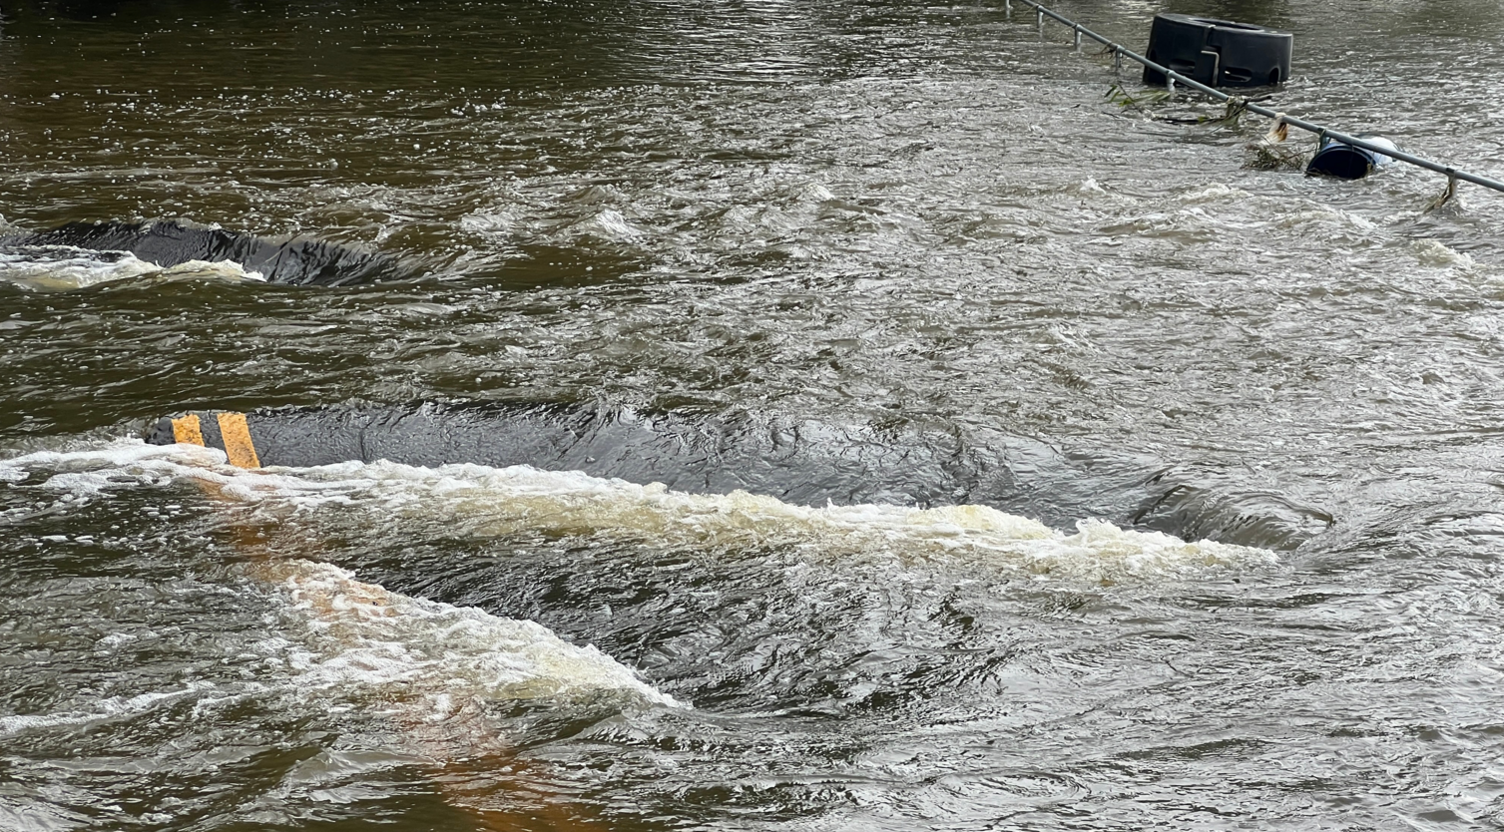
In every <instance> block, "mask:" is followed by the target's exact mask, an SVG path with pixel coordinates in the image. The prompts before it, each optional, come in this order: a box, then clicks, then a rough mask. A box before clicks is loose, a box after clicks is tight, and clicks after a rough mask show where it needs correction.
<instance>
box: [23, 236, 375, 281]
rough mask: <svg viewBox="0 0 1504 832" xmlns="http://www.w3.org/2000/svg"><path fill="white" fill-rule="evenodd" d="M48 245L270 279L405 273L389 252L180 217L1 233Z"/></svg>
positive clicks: (31, 244) (356, 277) (26, 242)
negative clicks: (195, 263)
mask: <svg viewBox="0 0 1504 832" xmlns="http://www.w3.org/2000/svg"><path fill="white" fill-rule="evenodd" d="M46 246H65V247H72V248H79V249H89V250H93V251H126V252H130V253H131V254H132V255H134V256H135V257H136V258H138V259H140V260H144V261H146V262H148V263H154V264H156V265H158V266H161V267H162V268H164V269H165V268H171V267H173V266H178V265H182V264H183V263H186V262H188V261H190V260H204V261H208V262H211V263H213V262H218V261H221V260H230V261H232V262H235V263H238V264H240V266H241V267H242V268H243V269H245V270H246V271H248V272H260V273H261V275H262V276H263V277H265V278H266V280H267V282H269V283H284V284H289V285H315V286H347V285H351V284H360V283H372V282H375V281H379V280H392V279H397V278H401V277H403V276H404V274H403V273H402V269H401V268H400V267H399V266H398V264H397V262H396V261H395V260H394V259H392V258H391V257H388V256H386V255H384V254H378V253H374V252H365V251H357V250H355V249H352V248H347V247H345V246H341V245H336V244H334V243H326V242H322V241H319V240H308V239H298V238H293V239H291V240H287V241H284V242H276V241H273V240H267V239H264V238H261V237H257V236H254V235H251V234H240V233H236V232H234V231H226V230H224V229H222V228H204V227H199V226H195V225H188V224H184V223H180V222H177V221H175V220H158V221H156V222H148V223H125V222H116V221H108V222H97V223H93V222H71V223H68V224H67V225H63V226H60V227H58V228H54V229H52V230H51V231H40V232H36V233H31V234H16V235H10V236H3V237H0V249H7V248H9V249H24V248H40V247H46Z"/></svg>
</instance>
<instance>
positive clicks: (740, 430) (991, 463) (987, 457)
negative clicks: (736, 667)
mask: <svg viewBox="0 0 1504 832" xmlns="http://www.w3.org/2000/svg"><path fill="white" fill-rule="evenodd" d="M146 438H147V441H148V442H151V443H152V444H156V445H170V444H173V443H178V442H184V443H189V444H194V445H203V446H206V447H210V448H216V449H218V450H220V451H223V452H224V453H225V456H226V458H227V460H228V461H229V462H230V464H232V465H237V466H240V467H243V468H257V467H263V466H265V467H271V466H285V467H290V468H302V467H313V466H319V465H331V464H337V463H343V462H352V461H353V462H365V463H372V462H377V461H380V460H387V461H390V462H393V463H398V464H403V465H412V466H416V467H428V468H433V467H438V466H442V465H453V464H465V463H470V464H475V465H484V466H490V467H494V468H507V467H510V466H514V465H528V466H531V467H533V468H537V469H540V470H544V471H579V472H582V473H584V474H588V475H590V476H594V477H600V478H616V479H622V480H625V481H627V482H632V483H636V484H639V485H649V484H652V483H661V484H663V485H664V486H666V487H668V488H670V489H673V490H675V491H680V492H686V493H694V494H728V493H730V492H732V491H737V490H740V491H746V492H749V493H752V494H759V495H763V496H768V497H776V498H777V499H779V500H782V501H783V502H786V503H793V504H797V505H808V506H824V505H827V504H832V505H859V504H886V505H906V506H916V507H919V508H931V507H936V506H948V505H983V506H990V507H992V508H996V509H999V510H1002V511H1005V512H1009V513H1012V514H1020V515H1023V516H1026V517H1032V518H1034V519H1036V520H1038V521H1040V522H1042V523H1044V524H1046V525H1049V526H1053V527H1055V528H1060V529H1068V528H1071V527H1073V526H1074V525H1075V524H1076V523H1077V522H1078V521H1079V520H1080V519H1082V518H1084V517H1100V518H1103V519H1106V520H1109V521H1111V522H1114V523H1117V524H1118V525H1123V526H1134V527H1138V528H1147V529H1153V530H1155V531H1163V532H1167V533H1169V534H1173V535H1176V536H1177V537H1180V538H1182V539H1188V540H1195V539H1202V538H1211V539H1214V540H1221V541H1223V542H1228V543H1242V544H1244V545H1250V546H1264V547H1267V548H1274V549H1290V548H1293V547H1295V546H1298V545H1299V544H1300V542H1301V541H1303V540H1305V539H1307V538H1309V537H1311V536H1312V535H1314V534H1318V533H1320V532H1321V531H1323V530H1324V529H1326V528H1327V527H1328V526H1330V525H1331V522H1332V518H1331V516H1330V515H1328V514H1326V513H1324V512H1322V511H1321V510H1319V509H1318V508H1313V507H1310V506H1304V505H1301V504H1297V503H1293V502H1290V501H1288V500H1286V499H1284V498H1283V497H1281V496H1279V495H1276V494H1264V493H1263V492H1243V491H1238V490H1232V491H1228V492H1226V493H1223V492H1221V491H1219V490H1216V489H1213V488H1211V487H1209V486H1208V485H1207V484H1206V483H1205V482H1204V481H1203V480H1202V479H1200V478H1198V477H1197V476H1196V475H1195V474H1194V472H1181V471H1178V470H1177V469H1176V468H1174V467H1173V466H1171V467H1166V466H1164V465H1163V464H1162V463H1159V462H1157V461H1156V460H1154V459H1152V458H1147V457H1143V456H1140V455H1134V454H1117V453H1112V454H1083V453H1079V452H1077V453H1069V454H1068V453H1064V452H1062V451H1060V450H1058V449H1056V448H1054V447H1052V446H1051V445H1049V444H1048V443H1045V442H1041V441H1039V440H1037V439H1031V438H1029V437H1024V436H1019V435H1016V434H1010V433H1007V432H1005V431H1001V430H996V429H989V428H986V427H983V426H979V425H970V426H966V427H964V429H963V428H962V427H959V426H955V425H950V426H942V425H924V424H912V423H905V422H898V421H895V422H894V423H891V424H889V423H866V424H854V425H852V424H847V425H837V424H830V423H825V422H819V421H816V420H813V419H792V418H787V417H766V416H762V415H757V414H751V413H747V412H744V411H730V412H702V411H657V412H654V411H640V410H634V409H632V408H628V407H622V406H617V405H608V404H589V403H537V402H504V401H485V402H458V403H443V402H422V403H414V404H406V405H370V406H359V405H341V406H331V407H284V408H273V409H266V410H255V411H251V412H249V413H239V412H233V411H197V412H192V413H186V414H183V415H180V416H175V417H166V418H162V419H160V420H157V421H156V422H154V423H152V424H151V425H150V426H148V428H147V436H146Z"/></svg>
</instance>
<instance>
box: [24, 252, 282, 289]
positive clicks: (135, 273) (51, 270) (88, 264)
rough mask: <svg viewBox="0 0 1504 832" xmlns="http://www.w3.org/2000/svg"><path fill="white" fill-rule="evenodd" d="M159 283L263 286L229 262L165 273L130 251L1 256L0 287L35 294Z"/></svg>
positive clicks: (252, 274)
mask: <svg viewBox="0 0 1504 832" xmlns="http://www.w3.org/2000/svg"><path fill="white" fill-rule="evenodd" d="M143 277H152V278H158V279H162V280H195V279H196V280H224V281H231V282H236V281H246V280H250V281H264V280H265V277H264V276H263V275H262V274H261V273H260V272H256V271H246V269H245V268H244V267H243V266H241V265H240V264H239V263H236V262H234V261H231V260H220V261H217V262H212V263H211V262H208V261H204V260H189V261H188V262H186V263H180V264H178V265H176V266H172V267H169V268H163V267H161V266H159V265H157V264H156V263H151V262H148V261H146V260H141V259H139V258H137V257H136V256H135V255H134V254H131V253H130V252H128V251H95V250H93V249H85V248H77V247H74V246H24V247H17V248H13V249H10V250H0V281H5V282H7V283H11V284H14V285H16V286H20V287H22V288H24V289H30V290H33V291H66V290H69V289H82V288H85V287H88V286H96V285H99V284H101V283H111V282H115V281H119V280H129V279H131V278H143Z"/></svg>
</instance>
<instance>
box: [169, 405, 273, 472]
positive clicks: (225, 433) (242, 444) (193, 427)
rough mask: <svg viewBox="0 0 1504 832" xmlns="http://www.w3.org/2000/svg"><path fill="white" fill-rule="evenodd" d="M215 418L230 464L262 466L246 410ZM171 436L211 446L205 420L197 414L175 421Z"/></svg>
mask: <svg viewBox="0 0 1504 832" xmlns="http://www.w3.org/2000/svg"><path fill="white" fill-rule="evenodd" d="M214 421H215V423H216V425H215V426H216V427H218V428H219V438H220V442H221V444H222V445H223V446H224V447H222V448H220V450H222V451H224V452H225V456H227V457H229V459H230V464H231V465H234V466H235V467H237V468H260V467H261V459H260V457H258V456H257V455H256V444H255V443H254V442H252V441H251V428H250V425H248V424H246V421H245V414H244V413H218V414H215V417H214ZM172 438H173V439H175V440H176V441H178V442H180V443H182V444H185V445H198V446H199V447H202V448H212V447H214V446H213V445H210V444H209V443H207V442H205V441H204V430H203V423H202V422H200V421H199V418H198V414H197V413H190V414H188V415H187V416H180V417H178V418H176V419H173V420H172Z"/></svg>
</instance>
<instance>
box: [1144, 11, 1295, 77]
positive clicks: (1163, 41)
mask: <svg viewBox="0 0 1504 832" xmlns="http://www.w3.org/2000/svg"><path fill="white" fill-rule="evenodd" d="M1294 50H1295V36H1294V35H1292V34H1290V33H1288V32H1276V31H1275V30H1273V29H1265V28H1264V27H1262V26H1253V25H1250V24H1247V23H1233V22H1231V21H1228V20H1215V19H1213V18H1209V17H1193V16H1191V15H1186V14H1157V15H1155V16H1154V25H1153V27H1152V28H1151V29H1150V30H1149V49H1148V58H1149V60H1151V61H1153V62H1154V63H1157V64H1159V65H1160V66H1163V67H1166V68H1168V69H1170V70H1171V71H1173V72H1178V73H1180V74H1181V75H1184V76H1186V77H1188V78H1190V79H1192V80H1195V81H1200V82H1201V83H1203V84H1206V85H1207V86H1210V87H1262V86H1265V85H1267V84H1278V83H1280V82H1281V81H1284V80H1285V79H1287V78H1289V77H1290V57H1291V55H1293V54H1294ZM1166 80H1167V79H1166V76H1165V74H1164V73H1163V72H1160V71H1158V70H1154V69H1150V68H1148V67H1144V83H1145V84H1153V85H1156V86H1164V84H1165V81H1166Z"/></svg>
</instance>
